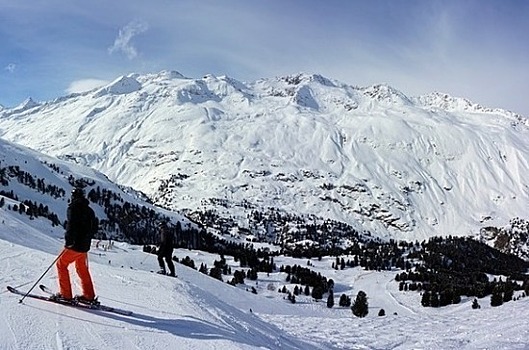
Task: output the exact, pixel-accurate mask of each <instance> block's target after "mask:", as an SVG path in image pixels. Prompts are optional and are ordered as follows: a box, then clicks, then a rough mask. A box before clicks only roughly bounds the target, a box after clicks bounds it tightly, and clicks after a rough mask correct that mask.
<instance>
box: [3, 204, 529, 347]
mask: <svg viewBox="0 0 529 350" xmlns="http://www.w3.org/2000/svg"><path fill="white" fill-rule="evenodd" d="M0 220H1V226H0V227H1V229H0V285H1V286H2V291H1V292H0V306H1V309H2V316H1V317H0V349H20V350H25V349H61V350H63V349H118V350H119V349H127V350H128V349H527V348H529V328H528V327H527V324H528V323H529V312H528V311H529V299H528V298H522V299H520V300H519V301H512V302H508V303H506V304H504V305H502V306H500V307H496V308H492V307H490V299H489V298H484V299H482V300H479V303H480V305H481V309H479V310H472V308H471V301H472V300H470V299H469V298H465V297H463V300H462V302H461V303H460V304H458V305H451V306H448V307H444V308H438V309H434V308H423V307H422V306H420V295H419V294H418V293H415V292H400V291H399V290H398V284H397V283H395V282H394V277H395V274H396V273H397V271H390V272H387V271H386V272H375V271H364V270H362V269H358V268H355V269H345V270H339V271H338V270H334V269H332V268H331V264H332V262H333V261H334V259H333V258H323V259H322V260H321V261H318V260H317V259H312V260H311V261H310V264H311V265H312V266H311V267H310V268H311V269H313V270H315V271H317V272H321V273H322V274H323V275H325V276H326V277H328V278H332V279H333V280H334V281H335V283H336V285H335V307H333V308H332V309H329V308H327V307H326V295H325V296H324V299H323V300H321V301H318V302H316V301H314V300H313V299H312V298H311V297H306V296H304V295H300V296H298V297H297V299H296V303H295V304H291V303H290V302H289V301H288V300H286V295H285V294H283V293H279V292H278V289H279V288H282V287H283V285H286V286H287V288H290V290H292V288H293V286H292V285H290V284H288V283H286V282H285V277H286V274H284V273H280V272H275V273H271V274H269V275H267V274H266V273H259V279H258V280H257V281H250V280H248V279H246V280H245V282H246V284H245V285H238V286H237V287H233V286H231V285H229V284H227V283H226V282H220V281H218V280H215V279H213V278H211V277H208V276H206V275H204V274H201V273H199V272H198V271H196V270H193V269H191V268H188V267H185V266H183V265H181V264H176V269H177V274H178V278H176V279H175V278H170V277H166V276H161V275H158V274H156V273H153V272H152V271H155V270H157V262H156V257H155V255H151V254H147V253H144V252H143V251H142V247H138V246H132V245H128V244H125V243H119V242H116V243H115V244H114V246H113V248H112V249H104V246H105V245H107V244H108V242H105V241H103V242H100V243H99V244H97V242H96V241H94V242H93V247H92V250H91V251H90V253H89V259H90V267H91V271H92V277H93V280H94V285H95V288H96V293H97V294H98V295H99V298H100V300H101V302H102V303H103V304H106V305H109V306H114V307H117V308H122V309H126V310H130V311H132V312H133V315H131V316H122V315H117V314H113V313H106V312H102V311H96V310H83V309H78V308H73V307H67V306H61V305H56V304H53V303H47V302H43V301H39V300H34V299H30V298H26V299H25V300H24V302H23V303H22V304H21V303H19V300H20V296H17V295H14V294H11V293H9V292H8V291H7V290H6V288H5V287H6V286H8V285H11V286H14V287H17V288H19V289H21V290H24V291H27V290H28V289H29V288H30V287H31V286H32V285H33V284H34V283H35V281H36V280H37V279H38V277H39V276H40V275H41V274H42V273H43V272H44V271H45V270H46V268H47V267H48V266H49V265H50V264H51V262H52V261H53V260H54V259H55V257H56V254H57V253H58V252H59V251H60V250H61V247H62V238H61V236H62V232H61V229H59V228H55V229H52V230H51V232H40V231H39V229H38V226H39V222H38V220H33V221H31V222H30V220H26V217H20V216H18V214H16V213H14V214H13V213H12V211H7V210H5V208H0ZM96 245H97V247H96ZM175 255H176V256H177V257H179V258H184V257H186V256H189V257H190V258H191V259H193V260H194V261H195V265H196V266H200V263H202V262H204V263H206V264H208V267H210V266H212V265H213V261H214V260H215V259H219V256H216V255H212V254H209V253H204V252H200V251H190V250H186V249H177V250H175ZM226 259H227V261H228V263H229V264H230V266H232V270H233V271H234V270H235V269H236V268H239V267H238V266H237V264H236V263H235V262H234V261H233V259H231V258H230V257H226ZM274 261H275V263H276V265H277V266H278V267H279V266H281V265H286V264H299V265H302V266H307V264H308V261H307V260H306V259H293V258H287V257H277V258H275V259H274ZM73 276H75V274H73ZM229 279H231V276H224V280H225V281H227V280H229ZM72 280H73V281H74V283H77V280H76V277H74V278H73V279H72ZM42 283H43V284H46V285H48V286H49V287H51V288H54V289H55V288H56V284H57V282H56V271H55V269H54V268H52V269H51V270H50V272H49V273H48V274H46V275H45V277H44V278H43V279H42ZM252 287H254V288H256V290H257V294H253V293H251V292H249V291H248V290H250V289H251V288H252ZM74 290H76V291H77V292H78V293H79V287H78V285H74ZM360 290H363V291H365V292H366V293H367V296H368V298H369V299H368V300H369V314H368V316H367V317H365V318H356V317H354V316H353V315H352V313H351V310H350V309H349V308H342V307H338V306H337V305H338V299H339V296H340V295H341V294H342V293H346V294H347V295H349V296H350V297H351V298H352V299H353V300H354V298H355V297H356V294H357V293H358V291H360ZM34 292H36V293H40V290H38V288H36V289H35V290H34ZM515 296H516V295H515ZM381 308H383V309H384V310H385V313H386V316H378V312H379V310H380V309H381Z"/></svg>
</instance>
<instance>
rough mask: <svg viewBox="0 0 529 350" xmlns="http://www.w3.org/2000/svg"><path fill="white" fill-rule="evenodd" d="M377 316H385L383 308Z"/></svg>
mask: <svg viewBox="0 0 529 350" xmlns="http://www.w3.org/2000/svg"><path fill="white" fill-rule="evenodd" d="M378 316H386V311H385V310H384V309H380V311H379V312H378Z"/></svg>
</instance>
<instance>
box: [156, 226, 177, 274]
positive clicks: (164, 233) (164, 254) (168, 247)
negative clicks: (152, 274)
mask: <svg viewBox="0 0 529 350" xmlns="http://www.w3.org/2000/svg"><path fill="white" fill-rule="evenodd" d="M158 228H159V230H160V241H159V246H158V251H157V255H158V264H159V265H160V271H158V273H161V274H165V273H166V271H165V263H167V267H168V268H169V275H171V276H175V267H174V264H173V260H172V258H173V248H174V233H173V230H171V229H170V228H169V227H168V226H167V224H166V223H165V222H163V221H162V222H161V223H160V224H159V225H158ZM164 260H165V263H164Z"/></svg>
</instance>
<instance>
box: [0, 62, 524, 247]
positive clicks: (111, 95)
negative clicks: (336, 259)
mask: <svg viewBox="0 0 529 350" xmlns="http://www.w3.org/2000/svg"><path fill="white" fill-rule="evenodd" d="M0 137H2V138H4V139H7V140H10V141H13V142H16V143H19V144H23V145H26V146H29V147H31V148H33V149H36V150H39V151H41V152H44V153H46V154H49V155H52V156H55V157H58V158H60V159H67V160H70V161H72V160H73V161H75V162H77V163H79V164H82V165H86V166H89V167H92V168H94V169H97V170H99V171H101V172H103V173H104V174H106V175H107V176H108V177H109V178H110V179H111V180H113V181H115V182H116V183H119V184H122V185H125V186H130V187H132V188H135V189H136V190H140V191H142V192H144V193H146V194H147V195H148V196H149V197H151V198H152V199H153V200H154V201H155V202H156V203H158V204H160V205H163V206H165V207H168V208H170V209H176V210H188V211H195V210H205V209H212V208H213V209H216V210H217V211H218V212H219V213H220V215H222V216H224V217H234V218H236V220H237V224H238V225H239V227H243V228H246V227H247V226H248V225H249V223H248V221H247V220H246V218H247V215H248V213H249V211H251V210H256V209H258V210H263V211H264V210H266V209H267V208H278V209H280V210H283V211H285V212H287V213H294V214H296V215H307V217H310V216H318V217H320V218H324V219H325V218H329V219H333V220H338V221H342V222H346V223H348V224H350V225H352V226H354V227H355V228H356V229H358V230H360V231H361V230H369V231H371V232H372V233H374V234H375V235H377V236H381V237H394V238H398V239H408V240H415V239H419V240H422V239H424V238H427V237H430V236H434V235H449V234H451V235H478V234H479V232H480V230H481V229H482V228H483V227H485V226H503V225H506V224H507V223H508V222H509V220H511V219H512V218H515V217H526V215H527V208H528V207H529V182H528V181H527V179H526V176H525V174H527V172H528V171H529V162H528V154H529V121H528V119H526V118H525V117H522V116H520V115H517V114H515V113H512V112H509V111H505V110H501V109H491V108H485V107H482V106H480V105H477V104H475V103H472V102H470V101H468V100H466V99H462V98H455V97H451V96H449V95H447V94H442V93H432V94H429V95H426V96H420V97H407V96H406V95H405V94H404V93H402V92H400V91H398V90H397V89H395V88H393V87H391V86H388V85H385V84H379V85H374V86H370V87H354V86H349V85H346V84H343V83H341V82H339V81H336V80H332V79H328V78H325V77H322V76H320V75H316V74H312V75H311V74H297V75H291V76H286V77H277V78H269V79H261V80H258V81H255V82H250V83H243V82H239V81H237V80H235V79H233V78H230V77H226V76H221V77H216V76H213V75H206V76H204V77H202V78H188V77H184V76H183V75H182V74H180V73H178V72H170V71H163V72H160V73H157V74H146V75H139V74H130V75H128V76H123V77H120V78H118V79H116V80H115V81H114V82H112V83H110V84H109V85H107V86H104V87H101V88H98V89H94V90H92V91H88V92H85V93H81V94H72V95H69V96H65V97H61V98H58V99H56V100H54V101H48V102H44V103H39V104H37V103H34V102H32V103H31V102H27V103H24V104H23V105H22V106H19V107H17V108H14V109H4V110H1V111H0ZM219 203H221V204H222V205H219ZM281 229H282V228H281V227H272V228H270V230H275V231H280V230H281Z"/></svg>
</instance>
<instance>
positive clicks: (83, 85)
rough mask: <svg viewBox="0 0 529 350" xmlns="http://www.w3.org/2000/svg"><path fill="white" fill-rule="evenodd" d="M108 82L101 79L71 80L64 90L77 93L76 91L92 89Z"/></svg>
mask: <svg viewBox="0 0 529 350" xmlns="http://www.w3.org/2000/svg"><path fill="white" fill-rule="evenodd" d="M108 83H109V82H108V81H106V80H101V79H81V80H76V81H72V82H71V83H70V85H69V86H68V88H67V89H66V92H67V93H69V94H73V93H78V92H85V91H89V90H92V89H95V88H97V87H100V86H103V85H106V84H108Z"/></svg>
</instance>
